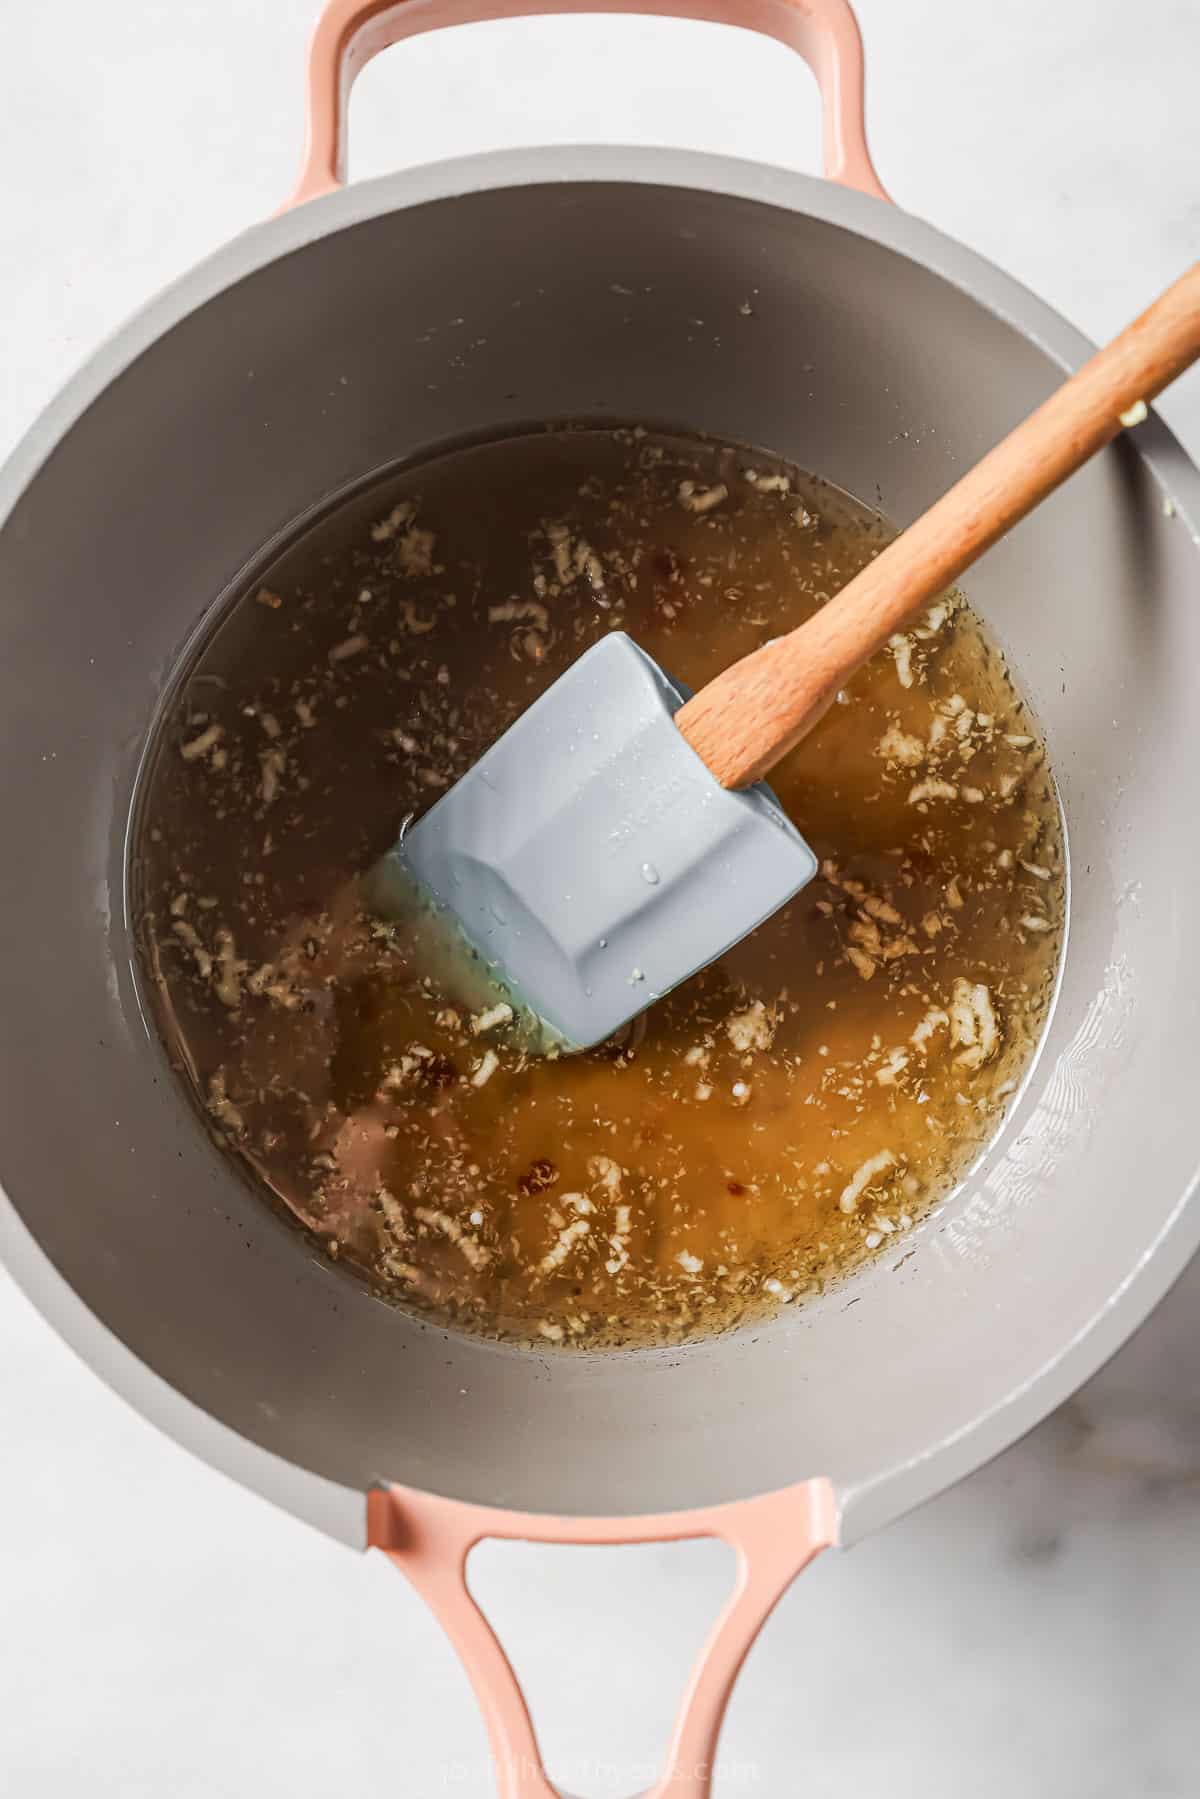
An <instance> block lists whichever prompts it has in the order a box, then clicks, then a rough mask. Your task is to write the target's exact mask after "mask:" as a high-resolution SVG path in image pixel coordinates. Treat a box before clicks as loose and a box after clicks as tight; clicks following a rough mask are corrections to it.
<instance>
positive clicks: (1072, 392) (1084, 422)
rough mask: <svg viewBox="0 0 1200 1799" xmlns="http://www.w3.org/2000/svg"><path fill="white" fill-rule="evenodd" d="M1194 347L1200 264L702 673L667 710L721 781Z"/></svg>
mask: <svg viewBox="0 0 1200 1799" xmlns="http://www.w3.org/2000/svg"><path fill="white" fill-rule="evenodd" d="M1198 357H1200V262H1198V263H1196V264H1194V265H1193V267H1192V268H1191V269H1189V270H1188V272H1187V274H1186V275H1184V276H1182V277H1181V278H1180V280H1178V281H1176V282H1175V284H1174V285H1173V286H1172V287H1169V288H1168V289H1167V291H1166V293H1164V294H1163V295H1162V296H1161V297H1160V298H1159V299H1157V300H1155V302H1154V304H1153V305H1152V306H1150V307H1148V308H1147V309H1146V311H1145V312H1143V313H1142V315H1141V317H1140V318H1137V319H1135V320H1134V322H1133V323H1132V325H1129V326H1127V327H1126V329H1125V330H1124V331H1122V332H1121V334H1120V336H1119V337H1116V338H1114V339H1113V341H1112V343H1110V344H1109V345H1107V347H1106V348H1105V349H1103V350H1099V351H1098V352H1097V353H1096V355H1095V356H1093V357H1092V359H1091V361H1090V362H1087V363H1085V364H1084V366H1083V368H1081V369H1080V370H1079V372H1078V374H1075V375H1072V376H1071V378H1070V380H1069V381H1067V382H1065V383H1064V384H1063V386H1062V387H1060V388H1059V389H1058V390H1057V392H1055V393H1054V394H1052V395H1051V396H1050V398H1049V399H1048V400H1047V401H1046V402H1045V403H1044V405H1042V406H1039V407H1038V409H1037V411H1036V412H1033V413H1031V414H1030V415H1029V417H1028V418H1027V419H1025V420H1024V422H1023V423H1022V424H1020V425H1018V426H1017V428H1016V430H1015V431H1012V432H1010V433H1009V435H1008V436H1007V437H1006V438H1005V439H1004V440H1003V441H1002V442H1001V443H999V444H997V445H996V448H995V449H994V450H990V451H989V452H988V454H987V455H986V456H985V457H984V458H983V460H982V462H979V463H977V464H976V465H975V467H974V468H973V469H972V470H971V471H970V473H969V474H966V475H964V476H963V478H962V480H961V481H957V482H956V483H955V485H954V486H953V487H952V488H951V489H950V490H949V492H948V493H946V494H944V495H943V496H942V498H941V499H940V500H938V501H937V502H936V503H935V504H934V505H933V506H931V507H930V509H929V511H928V512H926V513H925V514H923V516H922V517H921V518H919V519H918V520H917V521H916V523H915V524H913V525H910V526H909V527H908V529H907V530H906V531H904V532H903V533H902V534H901V535H900V536H899V537H898V538H896V540H895V541H894V542H893V543H891V544H889V545H888V547H887V549H886V550H884V551H882V553H881V554H880V555H879V556H877V557H876V558H875V560H874V561H873V562H871V563H869V564H868V566H867V567H866V568H865V569H863V570H862V572H861V574H858V575H856V576H855V577H854V579H853V580H852V581H850V582H848V583H847V585H846V586H845V587H844V588H843V589H842V591H841V592H840V593H839V594H837V595H836V596H835V598H834V599H832V600H830V601H829V603H828V604H827V605H826V606H824V607H822V609H821V611H820V612H818V613H816V614H815V615H814V617H812V618H810V619H808V620H806V621H805V623H804V624H802V625H800V626H798V628H797V629H796V630H795V631H792V632H789V634H788V635H787V636H786V637H780V638H777V639H776V640H775V641H774V642H773V643H768V644H764V645H763V647H762V648H761V649H759V650H755V651H753V652H752V654H751V655H749V656H744V657H743V658H742V660H741V661H740V662H735V663H734V664H733V666H732V668H727V669H726V670H725V672H724V673H723V674H720V675H718V676H717V677H716V679H715V680H713V681H710V682H709V684H708V686H707V687H705V688H702V689H701V691H700V692H699V693H698V694H696V695H695V697H694V698H693V699H690V700H689V701H688V702H687V704H686V705H685V706H683V707H682V708H681V709H680V711H679V712H678V713H677V714H676V721H675V722H676V723H677V725H678V726H679V729H680V730H681V731H682V732H683V735H684V736H685V737H686V738H687V740H688V742H689V743H690V744H691V746H692V748H693V749H694V750H695V751H696V753H697V755H699V756H700V757H701V758H702V759H703V760H704V761H705V762H706V763H707V764H708V766H709V768H710V769H711V770H712V772H713V774H714V775H716V777H717V779H718V780H719V781H720V783H721V785H722V786H723V787H745V786H747V785H748V784H749V783H750V782H751V781H757V780H758V779H759V778H760V777H761V776H762V775H764V774H766V772H767V770H768V769H770V768H771V767H772V766H773V765H774V764H775V763H776V762H778V760H779V758H780V757H781V756H783V755H786V753H787V751H788V750H790V749H791V748H792V746H793V744H796V743H798V742H799V740H800V738H801V737H803V736H804V734H805V732H806V731H808V730H810V729H811V728H812V726H813V725H815V724H816V722H817V720H818V719H819V718H820V717H821V716H822V714H823V713H824V712H825V711H826V710H827V709H828V707H829V706H830V705H831V704H832V701H833V699H834V696H835V695H836V693H837V692H838V690H839V689H840V688H842V687H844V686H845V685H846V682H847V681H848V680H849V679H850V677H851V676H852V675H853V674H854V673H855V672H856V670H858V669H859V668H861V667H862V665H863V663H864V662H866V661H867V659H868V658H869V657H870V656H873V655H874V654H875V652H876V650H878V649H880V648H882V646H883V645H884V644H885V643H886V642H887V641H888V638H889V637H891V636H892V635H893V634H894V633H896V632H897V631H900V630H902V629H903V627H904V626H905V625H906V624H907V623H908V622H909V621H910V619H911V618H912V617H913V615H914V614H915V613H917V612H919V611H920V609H921V608H922V607H923V606H926V605H928V604H929V602H930V601H932V600H934V599H936V598H937V596H938V594H940V593H941V592H943V591H944V589H945V588H946V587H948V586H949V585H950V583H951V582H953V581H955V580H957V578H958V576H959V575H961V574H962V572H963V570H964V569H966V568H969V567H970V565H971V564H972V563H973V562H975V561H976V560H977V559H978V557H980V556H981V555H982V554H983V552H984V551H985V550H986V549H987V548H988V546H989V545H990V544H993V543H995V541H996V539H997V538H998V537H1002V536H1003V535H1004V533H1005V532H1006V531H1008V530H1009V529H1010V528H1011V527H1012V526H1013V525H1015V524H1016V523H1017V522H1018V520H1020V519H1022V518H1024V517H1025V515H1026V513H1027V512H1031V511H1032V510H1033V508H1034V507H1035V506H1036V505H1037V504H1038V502H1039V501H1040V500H1044V499H1045V497H1046V495H1047V494H1049V493H1053V491H1054V489H1055V488H1056V487H1057V486H1059V484H1060V483H1061V482H1062V481H1065V480H1066V478H1067V476H1068V475H1071V474H1073V473H1074V472H1075V470H1076V469H1077V468H1079V467H1081V466H1082V464H1083V463H1085V462H1086V461H1087V460H1088V458H1089V457H1091V456H1094V455H1095V453H1096V452H1097V450H1100V449H1102V448H1103V447H1104V445H1105V444H1106V443H1108V442H1109V441H1110V440H1111V439H1112V438H1114V437H1115V436H1116V435H1117V433H1118V431H1120V429H1121V426H1122V420H1121V414H1122V413H1124V412H1128V411H1129V410H1130V408H1132V407H1135V406H1136V405H1137V402H1138V401H1139V400H1150V399H1153V397H1154V396H1155V394H1157V393H1159V392H1160V391H1161V390H1162V389H1163V388H1164V387H1166V386H1167V384H1168V383H1169V382H1171V381H1173V380H1174V379H1175V377H1176V375H1179V374H1182V372H1183V370H1184V369H1186V368H1188V367H1189V366H1190V365H1191V364H1192V363H1193V362H1195V361H1196V360H1197V358H1198Z"/></svg>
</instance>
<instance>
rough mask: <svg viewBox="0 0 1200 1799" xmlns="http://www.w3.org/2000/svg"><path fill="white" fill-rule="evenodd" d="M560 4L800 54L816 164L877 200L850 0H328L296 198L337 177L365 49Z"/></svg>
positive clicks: (317, 40)
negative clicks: (816, 102)
mask: <svg viewBox="0 0 1200 1799" xmlns="http://www.w3.org/2000/svg"><path fill="white" fill-rule="evenodd" d="M546 13H551V14H566V13H640V14H645V15H651V16H655V17H662V18H679V19H702V20H706V21H708V22H710V23H712V24H717V25H740V26H743V27H744V28H745V29H746V30H748V31H758V32H761V33H762V34H763V36H764V37H773V38H777V39H778V40H779V42H780V43H781V44H786V45H788V47H789V48H790V49H792V50H796V51H798V52H799V54H800V55H801V56H802V57H803V58H804V60H805V62H807V63H808V65H809V67H810V68H811V69H812V71H813V74H814V75H815V76H816V78H817V85H818V87H819V88H820V90H821V106H822V113H823V118H824V126H823V145H824V164H825V174H826V176H827V177H828V178H829V180H830V181H840V182H842V183H843V184H844V185H845V186H846V187H856V188H858V189H859V190H860V191H861V192H862V193H864V194H874V195H876V196H877V197H878V198H879V199H881V200H886V199H887V198H888V195H887V194H886V193H885V191H884V189H883V187H882V186H881V184H880V181H879V177H878V175H876V173H875V169H874V167H873V165H872V162H871V155H870V151H869V150H868V149H867V135H866V127H865V125H864V122H863V53H862V39H861V37H860V36H859V31H858V21H857V20H856V19H855V17H854V13H853V10H852V9H851V6H850V0H328V3H327V5H326V7H325V10H324V12H323V13H322V14H321V17H320V19H319V20H318V21H317V26H316V30H315V31H314V32H313V36H312V43H311V45H310V48H309V56H308V131H307V138H306V142H305V149H304V165H303V169H302V172H301V175H300V181H299V184H298V186H297V188H296V191H295V193H294V194H293V195H292V197H291V199H290V200H289V201H288V202H287V204H288V205H289V206H296V205H298V204H299V203H300V202H301V201H302V200H314V199H316V197H317V196H318V195H319V194H328V193H332V192H333V190H334V189H335V188H338V187H340V186H341V185H342V183H343V181H344V180H345V169H346V113H347V102H348V100H349V97H350V89H351V87H352V86H353V84H354V79H355V77H356V76H357V74H358V72H359V70H360V69H362V68H363V67H364V66H365V65H366V64H367V63H368V62H370V60H371V58H372V57H373V56H378V54H379V52H380V51H381V50H386V49H387V48H388V46H389V45H391V44H396V43H399V42H400V40H401V39H402V38H406V37H415V36H417V34H418V33H419V32H422V31H436V30H438V29H440V28H441V27H442V26H443V25H471V24H475V23H477V22H478V21H480V20H484V19H514V18H528V17H532V16H535V15H542V14H546Z"/></svg>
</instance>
